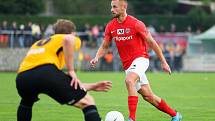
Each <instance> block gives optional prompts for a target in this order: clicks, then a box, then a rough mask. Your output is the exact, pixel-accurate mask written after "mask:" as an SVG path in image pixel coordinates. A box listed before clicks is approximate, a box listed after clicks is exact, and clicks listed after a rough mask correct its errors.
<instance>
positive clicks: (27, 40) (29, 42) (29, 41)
mask: <svg viewBox="0 0 215 121" xmlns="http://www.w3.org/2000/svg"><path fill="white" fill-rule="evenodd" d="M25 33H26V35H25V46H26V47H30V46H31V45H32V44H33V36H32V22H31V21H29V22H28V25H27V26H26V27H25Z"/></svg>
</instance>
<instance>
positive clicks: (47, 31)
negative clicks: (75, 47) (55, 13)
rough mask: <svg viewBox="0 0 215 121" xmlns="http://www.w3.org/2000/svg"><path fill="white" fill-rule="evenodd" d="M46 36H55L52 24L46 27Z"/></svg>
mask: <svg viewBox="0 0 215 121" xmlns="http://www.w3.org/2000/svg"><path fill="white" fill-rule="evenodd" d="M44 34H45V37H46V38H47V37H49V36H51V35H53V34H54V30H53V25H52V24H49V25H48V26H47V27H46V30H45V32H44Z"/></svg>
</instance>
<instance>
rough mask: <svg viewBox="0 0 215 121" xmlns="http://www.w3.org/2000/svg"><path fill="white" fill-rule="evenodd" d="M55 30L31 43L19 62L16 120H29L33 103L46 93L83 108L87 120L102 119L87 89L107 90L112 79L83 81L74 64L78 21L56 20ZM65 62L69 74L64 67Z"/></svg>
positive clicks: (78, 44)
mask: <svg viewBox="0 0 215 121" xmlns="http://www.w3.org/2000/svg"><path fill="white" fill-rule="evenodd" d="M54 31H55V34H54V35H53V36H51V37H49V38H46V39H42V40H39V41H37V42H36V43H34V44H33V45H32V47H31V48H30V50H29V51H28V53H27V55H26V57H25V58H24V59H23V61H22V63H21V64H20V67H19V70H18V74H17V77H16V88H17V90H18V93H19V95H20V97H21V102H20V105H19V107H18V110H17V121H30V120H31V117H32V107H33V104H34V103H35V102H36V101H38V100H39V98H38V95H39V94H41V93H43V94H46V95H48V96H50V97H51V98H53V99H54V100H56V101H57V102H59V103H60V104H68V105H72V106H75V107H77V108H80V109H82V110H83V113H84V118H85V121H101V118H100V116H99V113H98V111H97V108H96V105H95V102H94V100H93V97H91V96H90V95H89V94H87V91H89V90H94V91H108V90H110V89H111V86H112V83H111V82H110V81H100V82H96V83H81V81H80V80H79V79H78V77H77V76H76V73H75V71H74V66H73V63H74V62H73V54H74V51H75V50H78V49H79V48H80V45H81V44H80V40H79V39H78V38H75V25H74V24H73V23H72V22H71V21H69V20H64V19H60V20H58V21H57V22H56V23H55V24H54ZM64 65H66V68H67V69H68V74H66V73H64V72H63V71H61V69H62V68H63V67H64Z"/></svg>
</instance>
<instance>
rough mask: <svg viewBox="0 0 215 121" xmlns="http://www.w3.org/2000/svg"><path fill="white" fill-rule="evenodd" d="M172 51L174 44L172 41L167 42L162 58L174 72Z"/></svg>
mask: <svg viewBox="0 0 215 121" xmlns="http://www.w3.org/2000/svg"><path fill="white" fill-rule="evenodd" d="M174 51H175V44H174V42H173V41H168V42H167V43H166V45H165V47H164V52H163V53H164V56H165V58H166V61H167V63H168V64H169V65H170V68H171V69H172V70H174Z"/></svg>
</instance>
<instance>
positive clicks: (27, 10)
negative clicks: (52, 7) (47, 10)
mask: <svg viewBox="0 0 215 121" xmlns="http://www.w3.org/2000/svg"><path fill="white" fill-rule="evenodd" d="M43 10H44V3H43V0H0V14H21V15H26V14H38V13H41V12H42V11H43Z"/></svg>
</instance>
